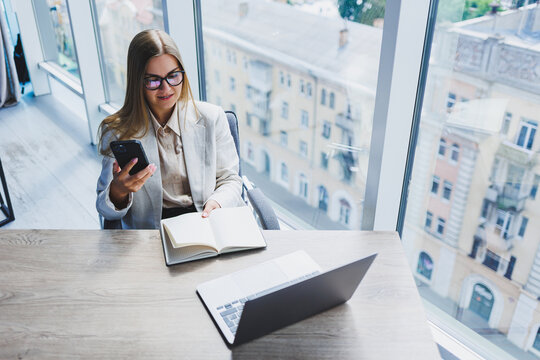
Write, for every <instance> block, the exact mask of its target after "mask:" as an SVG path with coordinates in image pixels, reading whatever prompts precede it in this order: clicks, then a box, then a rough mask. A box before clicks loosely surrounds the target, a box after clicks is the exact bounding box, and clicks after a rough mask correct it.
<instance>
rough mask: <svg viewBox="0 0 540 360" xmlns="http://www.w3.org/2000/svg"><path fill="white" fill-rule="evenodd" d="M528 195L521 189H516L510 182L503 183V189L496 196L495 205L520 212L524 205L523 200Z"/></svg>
mask: <svg viewBox="0 0 540 360" xmlns="http://www.w3.org/2000/svg"><path fill="white" fill-rule="evenodd" d="M527 198H528V195H527V194H524V193H523V192H522V191H521V189H516V188H515V187H514V186H512V185H510V184H505V185H504V187H503V191H502V192H501V193H500V194H499V196H498V197H497V207H498V208H499V209H502V210H511V211H516V212H520V211H522V210H523V208H524V207H525V200H527Z"/></svg>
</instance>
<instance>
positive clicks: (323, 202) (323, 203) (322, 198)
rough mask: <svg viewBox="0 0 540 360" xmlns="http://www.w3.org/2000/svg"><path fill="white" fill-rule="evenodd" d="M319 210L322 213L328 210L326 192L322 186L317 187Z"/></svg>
mask: <svg viewBox="0 0 540 360" xmlns="http://www.w3.org/2000/svg"><path fill="white" fill-rule="evenodd" d="M319 209H320V210H322V211H324V212H326V211H327V210H328V191H327V190H326V188H325V187H324V186H322V185H320V186H319Z"/></svg>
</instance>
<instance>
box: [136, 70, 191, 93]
mask: <svg viewBox="0 0 540 360" xmlns="http://www.w3.org/2000/svg"><path fill="white" fill-rule="evenodd" d="M185 72H186V71H185V70H173V71H171V72H170V73H168V74H167V76H165V77H161V76H159V75H151V76H147V77H145V78H144V79H143V85H144V87H145V88H146V89H148V90H150V91H154V90H157V89H159V88H160V87H161V85H163V80H165V81H166V82H167V84H169V86H178V85H181V84H182V83H183V82H184V74H185ZM174 73H181V74H182V81H180V82H179V83H178V84H176V85H173V84H171V83H170V82H169V80H167V78H168V77H169V76H170V75H171V74H174ZM149 78H155V79H156V80H157V79H159V86H158V87H156V88H149V87H148V86H146V83H145V82H144V80H146V79H149Z"/></svg>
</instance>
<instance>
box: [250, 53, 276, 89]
mask: <svg viewBox="0 0 540 360" xmlns="http://www.w3.org/2000/svg"><path fill="white" fill-rule="evenodd" d="M248 76H249V84H250V85H251V86H252V87H254V88H255V89H257V90H259V91H260V92H261V93H264V94H266V93H268V92H270V91H271V90H272V66H271V65H270V64H267V63H265V62H263V61H259V60H255V61H251V62H250V63H249V70H248Z"/></svg>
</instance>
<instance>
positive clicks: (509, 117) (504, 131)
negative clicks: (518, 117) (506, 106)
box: [501, 112, 512, 135]
mask: <svg viewBox="0 0 540 360" xmlns="http://www.w3.org/2000/svg"><path fill="white" fill-rule="evenodd" d="M510 122H512V113H509V112H505V113H504V117H503V123H502V126H501V134H505V135H506V134H508V130H509V129H510Z"/></svg>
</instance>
